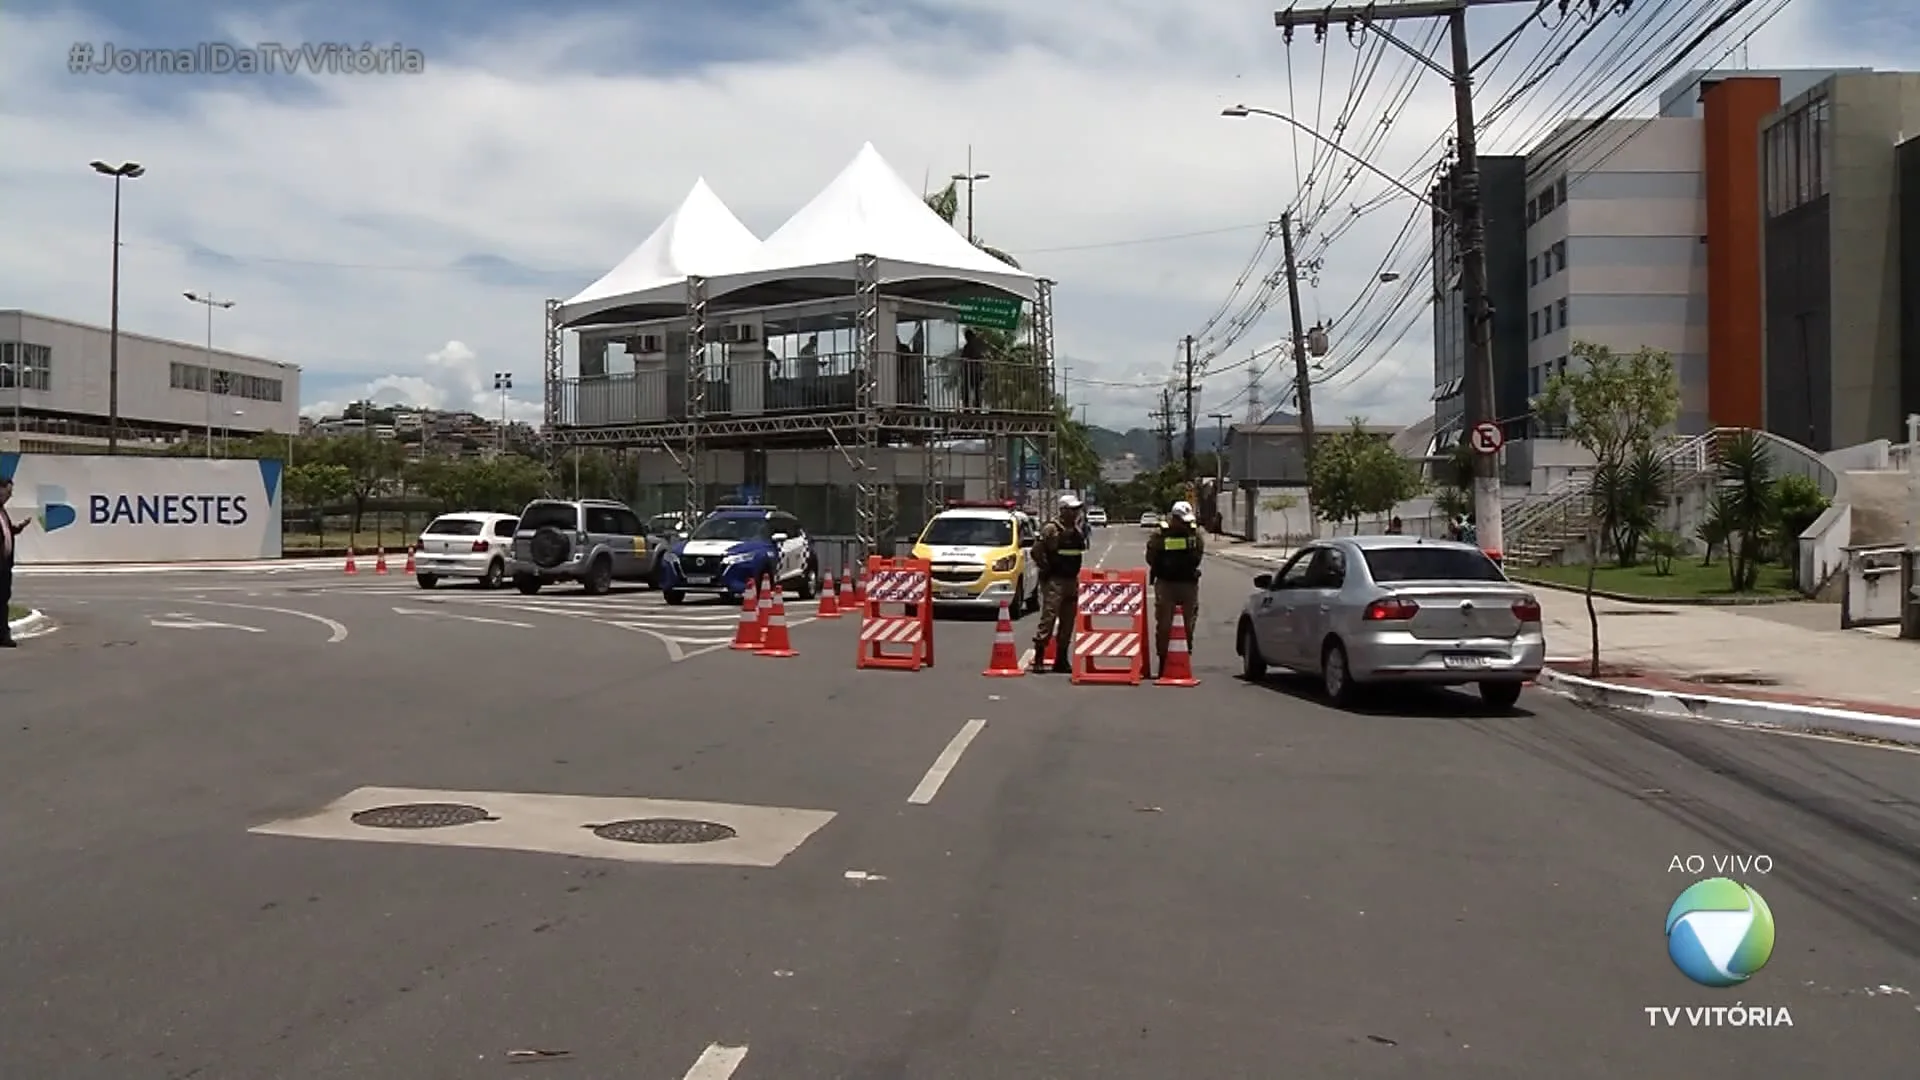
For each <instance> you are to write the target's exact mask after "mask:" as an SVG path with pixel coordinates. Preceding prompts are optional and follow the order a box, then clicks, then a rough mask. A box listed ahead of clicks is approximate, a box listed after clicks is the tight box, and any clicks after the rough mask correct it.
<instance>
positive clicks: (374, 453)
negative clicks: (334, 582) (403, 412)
mask: <svg viewBox="0 0 1920 1080" xmlns="http://www.w3.org/2000/svg"><path fill="white" fill-rule="evenodd" d="M314 460H316V461H319V462H321V463H323V464H327V465H338V466H340V467H341V468H343V469H345V470H347V474H348V475H349V476H351V477H352V478H353V486H352V489H351V490H350V491H349V492H348V494H347V497H348V498H349V499H351V500H352V502H353V531H354V533H355V534H358V533H359V531H360V523H361V521H362V520H363V519H364V518H365V517H366V514H367V504H368V503H369V502H371V501H372V500H373V497H374V496H375V495H376V494H378V493H379V491H380V488H381V486H382V485H383V484H385V483H387V482H388V481H390V480H397V479H399V478H400V475H401V468H402V466H403V465H404V464H405V461H406V456H405V452H404V451H403V450H402V449H401V447H400V445H399V444H398V443H395V442H391V441H388V440H385V439H374V438H368V437H367V436H365V435H343V436H338V437H335V438H329V439H324V440H322V441H321V442H320V443H319V444H318V445H316V446H315V447H314Z"/></svg>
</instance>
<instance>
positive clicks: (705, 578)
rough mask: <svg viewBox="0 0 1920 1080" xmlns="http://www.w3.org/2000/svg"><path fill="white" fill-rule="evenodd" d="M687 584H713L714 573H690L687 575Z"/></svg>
mask: <svg viewBox="0 0 1920 1080" xmlns="http://www.w3.org/2000/svg"><path fill="white" fill-rule="evenodd" d="M687 584H689V585H711V584H713V575H712V574H689V575H687Z"/></svg>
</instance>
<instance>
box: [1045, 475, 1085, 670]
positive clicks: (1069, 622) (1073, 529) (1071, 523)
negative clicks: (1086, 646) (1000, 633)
mask: <svg viewBox="0 0 1920 1080" xmlns="http://www.w3.org/2000/svg"><path fill="white" fill-rule="evenodd" d="M1086 557H1087V527H1086V525H1085V524H1084V523H1083V521H1082V519H1081V517H1080V498H1079V496H1077V495H1073V494H1066V495H1062V496H1060V513H1059V515H1058V516H1057V517H1055V518H1054V519H1053V520H1052V521H1049V522H1047V523H1046V524H1045V525H1042V526H1041V527H1040V536H1039V537H1038V538H1037V539H1035V540H1034V542H1033V556H1032V558H1033V564H1034V567H1035V569H1037V570H1039V571H1040V625H1039V626H1037V627H1035V628H1034V631H1033V670H1034V673H1035V674H1038V673H1040V672H1043V671H1045V670H1046V656H1047V641H1048V639H1050V638H1057V639H1058V640H1059V642H1060V644H1059V647H1058V648H1057V649H1056V650H1055V655H1054V659H1053V670H1055V671H1062V672H1064V671H1072V670H1073V656H1072V654H1071V652H1070V651H1069V650H1071V649H1072V648H1073V619H1074V616H1075V614H1077V613H1078V612H1079V610H1080V564H1081V562H1082V561H1083V560H1085V559H1086Z"/></svg>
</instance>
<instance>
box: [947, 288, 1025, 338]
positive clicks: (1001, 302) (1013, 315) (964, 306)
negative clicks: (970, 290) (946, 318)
mask: <svg viewBox="0 0 1920 1080" xmlns="http://www.w3.org/2000/svg"><path fill="white" fill-rule="evenodd" d="M953 310H954V311H955V313H957V314H958V315H959V316H960V324H961V325H962V326H978V327H982V328H984V329H987V330H1014V329H1017V328H1018V327H1019V326H1020V301H1018V300H1007V299H1004V298H1002V297H998V296H967V297H962V298H961V299H959V300H955V301H954V302H953Z"/></svg>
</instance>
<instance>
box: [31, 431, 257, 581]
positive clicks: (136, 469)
mask: <svg viewBox="0 0 1920 1080" xmlns="http://www.w3.org/2000/svg"><path fill="white" fill-rule="evenodd" d="M281 471H282V463H281V462H278V461H252V460H231V461H208V460H206V459H204V458H154V457H99V456H85V455H67V454H0V476H4V477H8V478H10V479H12V480H13V498H12V500H11V501H10V502H8V503H7V511H8V513H9V514H10V515H11V516H12V518H13V520H14V521H16V522H25V523H26V524H27V528H26V531H25V532H23V533H21V534H20V542H19V557H20V561H21V562H24V563H105V562H198V561H214V560H238V559H277V558H279V557H280V477H281Z"/></svg>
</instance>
